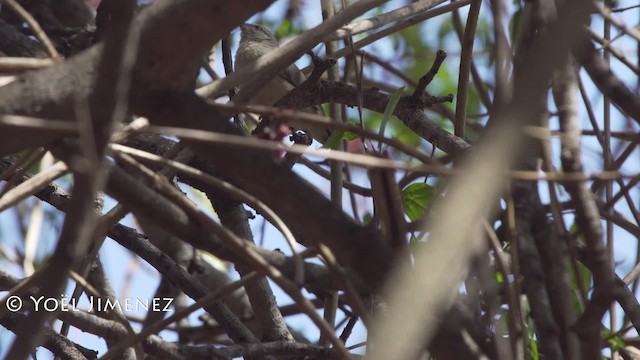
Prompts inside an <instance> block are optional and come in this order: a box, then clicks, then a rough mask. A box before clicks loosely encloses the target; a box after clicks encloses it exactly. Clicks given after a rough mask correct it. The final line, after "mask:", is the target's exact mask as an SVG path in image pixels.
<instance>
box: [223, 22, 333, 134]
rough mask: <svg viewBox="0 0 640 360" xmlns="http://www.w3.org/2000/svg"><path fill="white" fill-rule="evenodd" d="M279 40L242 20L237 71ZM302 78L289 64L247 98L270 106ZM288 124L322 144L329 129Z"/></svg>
mask: <svg viewBox="0 0 640 360" xmlns="http://www.w3.org/2000/svg"><path fill="white" fill-rule="evenodd" d="M279 46H280V44H279V43H278V39H276V37H275V36H274V35H273V34H272V33H271V32H270V31H269V30H267V29H266V28H265V27H263V26H261V25H257V24H249V23H245V24H242V25H240V44H239V46H238V50H237V51H236V56H235V69H236V71H237V70H239V69H242V68H244V67H246V66H248V65H250V64H251V63H253V62H255V61H257V60H258V59H259V58H260V57H262V56H264V55H266V54H268V53H269V52H270V51H273V50H274V49H276V48H278V47H279ZM304 80H305V76H304V74H303V73H302V71H301V70H300V69H299V68H298V67H297V66H296V65H295V64H291V65H289V66H288V67H287V68H286V69H285V70H283V71H282V72H281V73H280V74H278V75H277V76H275V77H274V78H272V79H271V80H270V81H269V82H268V83H267V84H266V85H265V86H263V87H262V89H260V90H259V91H258V92H257V93H256V94H255V95H254V96H253V98H252V99H251V100H250V101H249V103H251V104H257V105H264V106H272V105H273V104H275V103H276V101H278V100H279V99H280V98H282V97H283V96H284V95H286V94H287V93H288V92H289V91H291V90H292V89H293V88H295V87H296V86H298V85H300V84H301V83H302V82H303V81H304ZM303 111H305V112H308V113H312V114H317V115H322V116H324V115H325V114H324V111H323V110H322V108H321V107H320V106H311V107H308V108H305V109H303ZM288 124H289V126H290V127H291V128H293V129H294V130H304V131H306V132H307V133H308V134H309V135H311V136H312V137H313V138H314V139H316V140H317V141H318V142H320V143H322V144H324V143H325V142H326V141H327V139H328V138H329V136H330V135H331V132H330V130H329V129H328V128H326V127H323V126H321V125H316V124H313V125H312V124H309V123H301V122H297V121H295V120H293V121H290V122H289V123H288Z"/></svg>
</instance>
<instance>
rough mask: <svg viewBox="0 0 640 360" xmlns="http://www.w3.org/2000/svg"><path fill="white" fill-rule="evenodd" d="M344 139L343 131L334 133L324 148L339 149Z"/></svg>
mask: <svg viewBox="0 0 640 360" xmlns="http://www.w3.org/2000/svg"><path fill="white" fill-rule="evenodd" d="M342 138H343V131H339V130H337V131H334V132H333V133H332V134H331V136H329V139H327V141H326V142H325V143H324V144H323V145H322V147H323V148H325V149H333V150H335V149H337V148H338V146H340V143H341V142H342Z"/></svg>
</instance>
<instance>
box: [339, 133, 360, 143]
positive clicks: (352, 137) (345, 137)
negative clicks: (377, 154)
mask: <svg viewBox="0 0 640 360" xmlns="http://www.w3.org/2000/svg"><path fill="white" fill-rule="evenodd" d="M357 138H358V134H356V133H352V132H351V131H345V132H344V133H343V134H342V140H344V141H351V140H355V139H357Z"/></svg>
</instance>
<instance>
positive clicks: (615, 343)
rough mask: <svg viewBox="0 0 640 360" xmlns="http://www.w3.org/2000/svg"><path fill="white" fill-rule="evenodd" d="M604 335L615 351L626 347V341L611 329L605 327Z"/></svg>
mask: <svg viewBox="0 0 640 360" xmlns="http://www.w3.org/2000/svg"><path fill="white" fill-rule="evenodd" d="M602 336H603V337H604V338H605V339H606V340H607V344H609V345H611V347H612V350H613V351H620V350H622V349H624V347H625V343H624V341H623V340H622V339H621V338H620V336H618V335H616V333H614V332H612V331H611V330H610V329H607V328H603V329H602Z"/></svg>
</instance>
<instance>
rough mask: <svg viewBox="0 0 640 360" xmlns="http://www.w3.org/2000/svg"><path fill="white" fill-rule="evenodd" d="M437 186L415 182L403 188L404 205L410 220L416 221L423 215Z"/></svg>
mask: <svg viewBox="0 0 640 360" xmlns="http://www.w3.org/2000/svg"><path fill="white" fill-rule="evenodd" d="M434 192H435V188H434V187H433V186H431V185H427V184H424V183H413V184H411V185H409V186H407V187H406V188H405V189H404V190H402V205H403V206H404V212H405V214H407V217H409V220H411V221H416V220H418V219H420V218H421V217H422V215H423V214H424V212H425V210H426V209H427V205H428V204H429V201H430V200H431V198H432V197H433V194H434Z"/></svg>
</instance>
